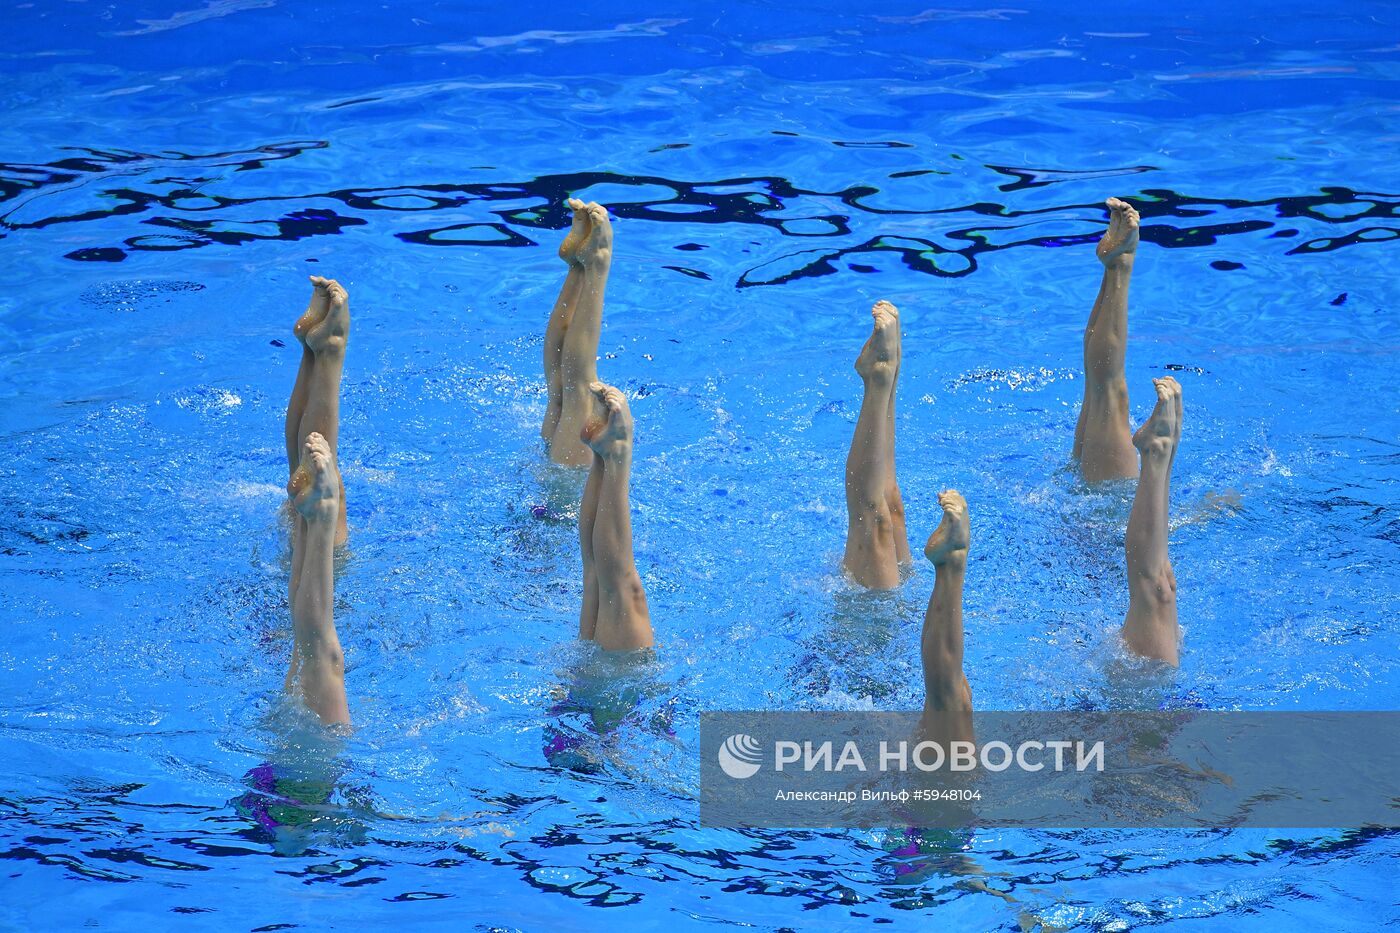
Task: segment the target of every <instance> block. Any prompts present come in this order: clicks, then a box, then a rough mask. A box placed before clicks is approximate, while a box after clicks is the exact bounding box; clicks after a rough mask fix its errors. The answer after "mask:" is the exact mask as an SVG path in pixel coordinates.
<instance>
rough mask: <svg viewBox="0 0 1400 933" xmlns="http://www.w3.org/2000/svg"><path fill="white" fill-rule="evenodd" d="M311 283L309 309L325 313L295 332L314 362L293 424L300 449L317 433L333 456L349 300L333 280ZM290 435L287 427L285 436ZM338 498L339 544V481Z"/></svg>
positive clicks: (341, 532) (340, 534) (343, 532)
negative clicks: (303, 401) (298, 416)
mask: <svg viewBox="0 0 1400 933" xmlns="http://www.w3.org/2000/svg"><path fill="white" fill-rule="evenodd" d="M311 284H312V285H313V286H314V288H315V294H313V295H312V298H311V304H312V308H313V309H314V308H315V307H317V306H318V305H319V304H322V303H324V306H325V312H324V314H323V315H322V316H321V317H320V318H319V319H318V320H315V321H313V322H310V323H309V325H308V326H307V328H306V331H305V334H304V335H303V334H300V333H299V334H298V336H299V337H301V338H302V339H303V341H304V344H305V346H306V348H307V349H309V350H310V351H311V353H312V355H313V356H314V357H315V362H314V364H313V366H312V368H311V374H310V378H309V379H308V380H307V391H306V404H305V407H304V408H303V410H302V415H301V422H300V423H299V424H298V426H297V444H298V449H300V448H301V447H302V445H304V444H305V443H306V438H307V437H308V436H309V435H310V434H311V433H312V432H315V433H317V434H320V435H321V436H322V437H324V438H325V439H326V443H327V444H328V445H329V446H330V451H331V457H332V458H333V459H334V458H336V456H337V450H338V443H339V440H340V376H341V373H342V371H343V370H344V369H345V348H346V345H347V344H348V342H349V339H350V299H349V297H348V296H347V295H346V293H345V289H344V288H342V287H341V285H340V283H339V282H336V281H335V280H334V279H323V278H321V277H320V276H318V275H313V276H311ZM311 314H312V312H311V310H308V311H307V315H306V316H304V317H303V318H302V321H299V322H297V327H298V328H300V327H301V325H302V322H303V321H307V318H308V317H310V316H311ZM290 434H291V431H290V427H289V429H288V436H289V437H290ZM335 467H336V477H337V480H336V481H337V482H341V480H340V479H339V477H340V463H339V460H338V459H337V460H336V461H335ZM338 501H339V507H340V514H339V516H338V517H337V518H336V534H335V543H336V544H338V545H339V544H344V543H345V540H346V538H347V537H348V536H349V527H348V525H347V524H346V519H345V488H344V485H343V483H342V486H341V489H340V495H339V497H338Z"/></svg>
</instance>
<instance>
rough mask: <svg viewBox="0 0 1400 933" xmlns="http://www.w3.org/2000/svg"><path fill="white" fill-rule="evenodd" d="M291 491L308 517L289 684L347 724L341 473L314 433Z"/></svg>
mask: <svg viewBox="0 0 1400 933" xmlns="http://www.w3.org/2000/svg"><path fill="white" fill-rule="evenodd" d="M287 495H288V496H290V497H291V499H292V504H293V505H294V506H295V507H296V510H297V512H298V514H300V515H301V516H302V518H303V519H305V521H306V532H305V534H304V535H302V537H301V540H300V542H299V550H300V551H301V553H300V554H298V555H294V560H296V561H298V562H299V563H300V564H301V581H300V583H299V584H298V586H297V589H296V595H295V597H294V598H293V600H292V628H293V631H294V633H295V636H296V637H295V645H294V646H293V648H292V652H293V658H292V669H291V671H290V672H289V673H288V675H287V680H288V684H289V687H290V689H292V690H300V693H301V697H302V699H303V700H304V701H305V702H306V705H307V708H309V709H310V710H311V711H312V712H314V713H315V714H316V715H317V716H319V717H320V718H321V722H323V723H325V724H327V725H331V724H334V723H348V722H349V721H350V709H349V706H348V705H347V703H346V700H345V658H344V655H343V654H342V653H341V649H340V639H339V638H338V637H337V635H336V631H335V619H334V617H333V614H332V613H333V606H334V569H333V566H332V564H333V561H334V555H335V529H336V523H337V517H338V516H339V514H340V478H339V477H338V476H337V475H336V470H335V457H334V456H333V455H332V454H331V448H330V443H329V442H328V441H327V440H326V439H325V438H324V437H322V436H321V435H320V434H319V433H317V432H312V433H311V434H310V435H308V436H307V438H306V443H305V444H304V445H303V446H302V456H301V463H300V464H299V465H298V466H297V468H296V470H295V471H294V472H293V473H292V478H291V480H290V481H289V482H288V483H287Z"/></svg>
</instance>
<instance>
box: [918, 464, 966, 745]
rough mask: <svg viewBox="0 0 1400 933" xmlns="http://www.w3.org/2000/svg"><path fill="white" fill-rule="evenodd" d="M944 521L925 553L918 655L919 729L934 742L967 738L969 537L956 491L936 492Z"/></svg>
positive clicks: (960, 498)
mask: <svg viewBox="0 0 1400 933" xmlns="http://www.w3.org/2000/svg"><path fill="white" fill-rule="evenodd" d="M938 504H939V505H941V506H943V520H942V521H940V522H939V523H938V527H937V528H936V529H934V532H933V534H932V535H930V536H929V539H928V543H927V544H926V545H924V556H925V557H927V558H928V559H929V561H931V562H932V563H933V566H934V568H935V569H934V582H933V594H932V595H931V596H929V600H928V611H927V612H926V613H924V631H923V637H922V639H921V640H920V654H921V655H922V659H923V664H924V715H923V726H922V729H921V731H922V732H923V733H924V735H925V736H926V737H928V738H931V739H933V740H934V741H943V742H947V741H969V742H970V741H972V688H971V687H969V686H968V683H967V677H966V676H965V675H964V674H963V604H962V603H963V581H964V578H965V577H966V574H967V549H968V546H969V545H970V544H971V542H972V532H971V525H970V523H969V521H968V514H967V502H966V501H965V500H964V499H963V497H962V496H961V495H959V494H958V492H957V491H956V490H953V489H949V490H947V491H945V492H942V493H939V495H938Z"/></svg>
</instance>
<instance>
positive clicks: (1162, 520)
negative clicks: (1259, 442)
mask: <svg viewBox="0 0 1400 933" xmlns="http://www.w3.org/2000/svg"><path fill="white" fill-rule="evenodd" d="M1152 384H1153V385H1154V386H1155V387H1156V389H1157V407H1156V408H1154V409H1153V411H1152V416H1151V417H1150V418H1148V419H1147V421H1145V422H1144V423H1143V425H1142V427H1140V428H1138V431H1137V433H1136V434H1134V435H1133V444H1134V446H1136V447H1137V449H1138V450H1139V451H1141V453H1142V474H1141V475H1140V476H1139V478H1138V487H1137V495H1136V496H1134V497H1133V511H1132V514H1131V515H1130V516H1129V517H1128V534H1127V537H1126V539H1125V543H1124V548H1125V550H1126V551H1127V556H1128V617H1127V618H1126V619H1125V620H1124V621H1123V640H1124V641H1125V642H1126V643H1127V645H1128V647H1129V648H1131V649H1132V650H1133V651H1136V652H1137V653H1138V654H1141V655H1143V656H1145V657H1149V658H1156V659H1157V660H1159V661H1165V662H1166V663H1167V664H1170V665H1172V666H1173V667H1175V666H1177V664H1179V663H1180V653H1179V652H1180V649H1179V642H1180V637H1181V633H1180V630H1179V628H1178V627H1177V620H1176V575H1175V574H1174V573H1172V564H1171V560H1169V559H1168V557H1167V509H1168V504H1169V501H1170V498H1171V476H1172V461H1173V460H1175V459H1176V448H1177V445H1179V444H1180V443H1181V386H1180V385H1179V384H1178V383H1177V381H1176V380H1175V379H1173V378H1172V377H1170V376H1167V377H1166V378H1164V379H1154V380H1152Z"/></svg>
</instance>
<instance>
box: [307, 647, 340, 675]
mask: <svg viewBox="0 0 1400 933" xmlns="http://www.w3.org/2000/svg"><path fill="white" fill-rule="evenodd" d="M301 654H302V663H303V664H304V665H311V664H314V665H316V666H317V667H319V668H320V669H321V670H323V671H327V672H329V673H332V674H335V675H337V676H340V677H344V676H345V652H344V651H342V650H341V648H340V645H339V644H338V643H336V642H325V641H320V640H314V641H308V643H307V644H305V645H303V646H302V651H301Z"/></svg>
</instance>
